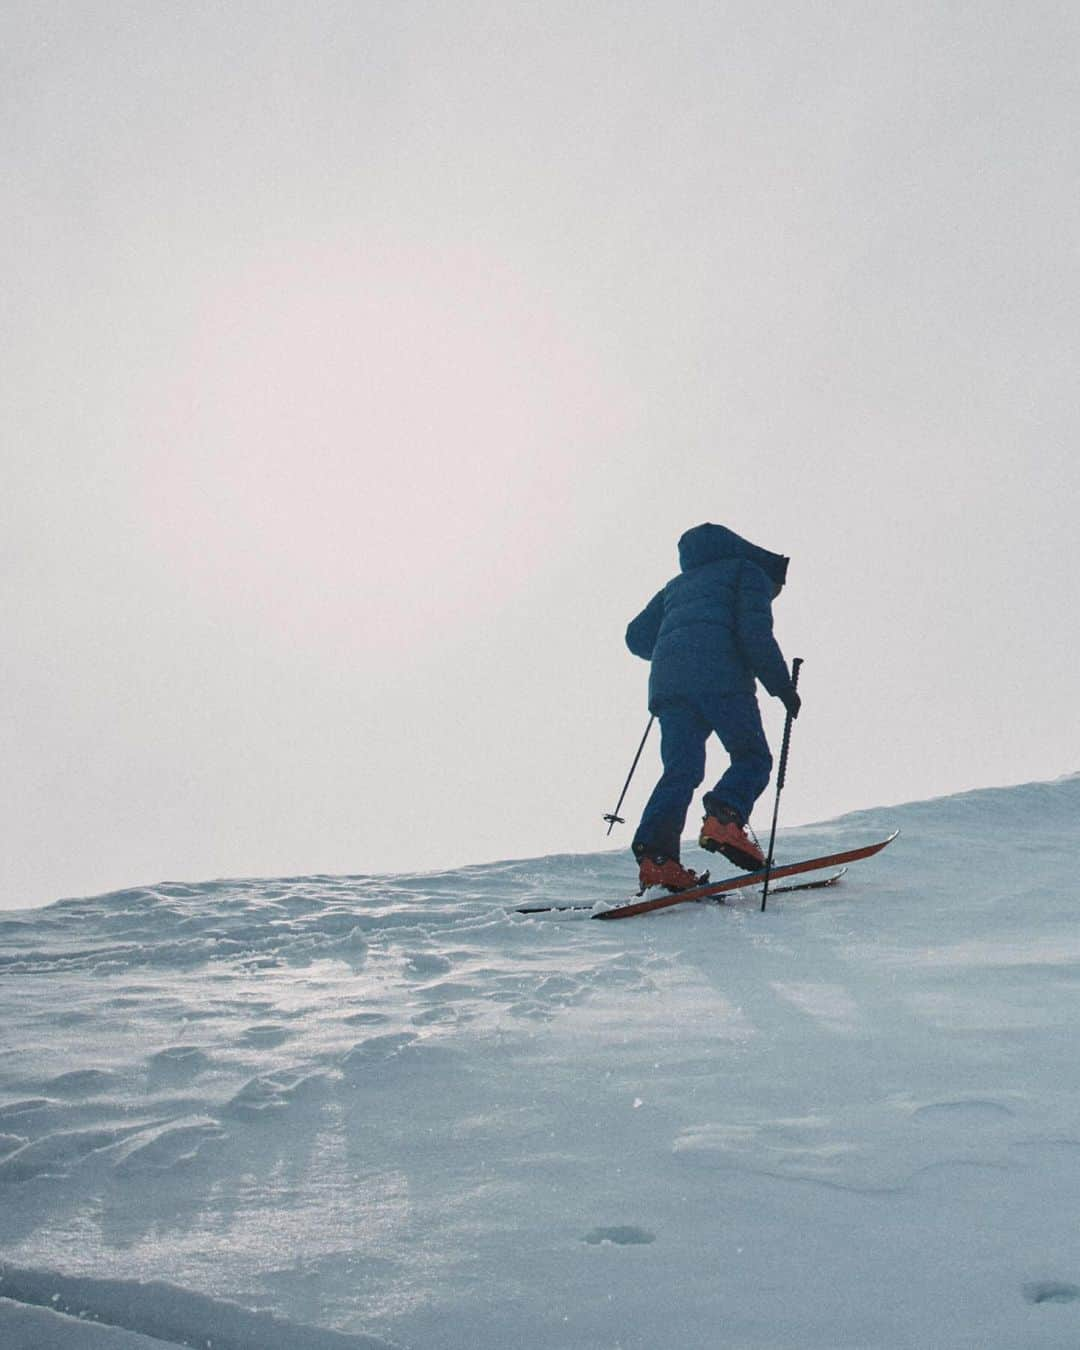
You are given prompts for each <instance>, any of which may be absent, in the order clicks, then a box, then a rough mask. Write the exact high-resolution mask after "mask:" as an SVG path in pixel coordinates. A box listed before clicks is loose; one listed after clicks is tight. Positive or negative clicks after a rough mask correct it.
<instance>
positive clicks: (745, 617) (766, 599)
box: [735, 562, 799, 716]
mask: <svg viewBox="0 0 1080 1350" xmlns="http://www.w3.org/2000/svg"><path fill="white" fill-rule="evenodd" d="M773 591H774V587H773V583H772V582H771V581H770V580H769V578H768V577H767V576H766V575H765V573H764V572H763V571H762V570H761V568H760V567H758V566H757V564H756V563H751V562H747V563H744V564H743V568H742V571H741V573H740V574H739V589H738V592H737V593H736V597H735V635H736V639H737V641H738V643H739V649H740V650H741V652H742V654H743V658H744V659H745V661H746V663H747V665H748V666H749V667H750V669H751V670H752V671H753V673H754V675H755V677H756V678H757V679H759V680H760V681H761V683H762V684H763V685H764V686H765V688H766V689H767V690H768V692H769V693H770V694H772V696H773V698H778V699H780V700H782V702H783V703H784V706H785V707H787V708H788V710H789V711H790V712H791V714H792V716H796V715H797V714H798V711H799V696H798V694H797V693H796V692H795V686H794V685H793V684H792V683H791V672H790V671H789V670H788V666H787V662H786V661H785V660H784V654H783V652H782V651H781V650H780V647H779V644H778V643H777V641H776V638H775V637H773V620H772V600H773Z"/></svg>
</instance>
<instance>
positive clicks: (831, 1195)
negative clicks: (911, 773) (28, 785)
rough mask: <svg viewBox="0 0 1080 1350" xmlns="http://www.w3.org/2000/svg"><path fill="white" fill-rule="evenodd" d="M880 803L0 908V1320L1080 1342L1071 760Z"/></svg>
mask: <svg viewBox="0 0 1080 1350" xmlns="http://www.w3.org/2000/svg"><path fill="white" fill-rule="evenodd" d="M896 826H899V827H901V828H902V830H903V834H902V836H901V838H900V839H899V840H897V842H896V843H895V844H893V845H892V847H891V848H890V849H889V850H888V851H887V852H886V853H884V854H882V855H880V856H879V857H878V858H874V859H871V860H868V861H866V862H863V863H859V864H856V865H855V866H853V867H852V869H851V870H850V872H849V873H848V875H847V876H846V877H845V878H844V880H843V881H842V882H841V883H840V884H839V885H838V886H837V887H835V888H833V889H832V890H825V891H808V892H803V893H796V894H790V895H780V894H778V895H776V896H775V897H774V898H773V899H772V900H770V908H769V911H768V912H767V913H766V914H764V915H762V914H760V913H759V912H758V904H757V900H756V898H755V897H754V896H753V895H750V894H744V895H736V896H732V897H731V898H730V899H729V903H728V904H727V905H725V906H720V905H716V904H701V905H686V906H681V907H676V908H674V909H671V910H667V911H664V912H661V913H659V914H656V915H652V916H647V917H643V918H641V919H631V920H627V921H626V922H624V923H620V924H596V923H590V922H589V921H588V919H587V917H586V916H584V915H577V914H552V915H543V916H536V917H525V916H521V915H516V914H514V913H512V912H511V911H512V910H513V908H514V906H516V905H520V904H523V903H526V902H540V903H542V902H544V901H559V900H562V899H571V900H583V899H584V900H590V901H591V900H608V901H614V900H617V899H618V898H620V897H622V896H625V895H626V894H627V893H628V892H629V891H630V890H631V889H632V885H633V875H634V870H633V865H632V862H631V860H630V857H629V854H628V853H623V852H620V853H603V854H595V855H590V856H586V857H552V858H543V859H534V860H530V861H524V862H508V863H499V864H492V865H490V866H478V867H469V868H463V869H461V870H458V871H454V872H446V873H438V874H429V875H400V876H392V877H386V876H356V877H322V876H313V877H301V878H291V879H288V880H238V881H227V882H213V883H208V884H204V885H182V884H168V885H159V886H152V887H142V888H137V889H132V890H128V891H121V892H117V893H115V894H111V895H105V896H98V897H94V898H91V899H82V900H67V901H63V902H61V903H59V904H55V905H52V906H50V907H48V908H46V909H42V910H35V911H20V912H17V913H13V914H7V915H2V916H0V1016H2V1025H3V1028H4V1041H3V1050H2V1054H0V1345H3V1347H4V1350H49V1348H50V1347H56V1350H124V1348H127V1350H161V1347H174V1346H177V1345H187V1346H200V1347H202V1346H208V1345H212V1346H213V1348H214V1350H223V1348H225V1350H324V1347H325V1350H337V1348H339V1347H342V1348H343V1347H357V1350H360V1348H361V1347H374V1346H380V1345H386V1344H396V1345H399V1346H406V1347H414V1350H461V1347H464V1346H469V1347H478V1348H479V1350H485V1347H491V1350H495V1347H498V1350H505V1347H508V1346H528V1347H530V1350H601V1348H602V1350H614V1348H615V1347H622V1348H623V1350H644V1348H645V1347H650V1348H651V1347H657V1346H660V1345H670V1346H673V1347H677V1348H678V1350H683V1348H685V1350H696V1347H702V1348H704V1347H716V1346H732V1347H739V1348H740V1350H742V1348H744V1347H745V1348H746V1350H758V1348H760V1350H766V1348H767V1350H779V1348H781V1347H789V1346H790V1347H799V1350H808V1348H812V1347H822V1350H825V1348H826V1347H828V1350H837V1347H860V1348H866V1347H882V1348H883V1350H884V1348H885V1347H889V1348H891V1347H920V1348H924V1347H927V1346H949V1347H950V1348H956V1347H972V1348H973V1350H974V1347H979V1350H987V1347H1010V1348H1011V1347H1016V1346H1020V1345H1022V1346H1024V1347H1028V1348H1031V1347H1058V1346H1061V1347H1064V1346H1070V1347H1074V1346H1076V1345H1077V1344H1080V1230H1078V1226H1077V1223H1076V1215H1077V1213H1078V1212H1080V1072H1078V1070H1077V1067H1076V1061H1077V1054H1076V1027H1077V1022H1078V1017H1080V924H1078V911H1077V900H1078V886H1077V880H1076V877H1077V867H1078V857H1077V854H1078V844H1080V778H1069V779H1065V780H1062V781H1059V782H1055V783H1048V784H1032V785H1029V786H1025V787H1019V788H1009V789H999V790H992V791H982V792H973V793H968V794H964V795H962V796H957V797H951V798H947V799H943V800H940V801H933V802H925V803H917V804H912V805H908V806H904V807H898V808H889V809H887V810H877V811H868V812H862V813H858V814H856V815H852V816H847V817H844V818H843V819H842V820H839V821H834V822H830V823H827V824H823V825H819V826H814V827H811V828H806V829H799V830H792V831H789V832H787V833H785V834H784V835H783V836H782V839H781V849H780V856H781V857H782V858H798V857H804V856H810V855H813V854H815V853H820V852H824V851H826V850H831V849H833V848H843V847H851V846H854V845H856V844H858V843H861V842H869V841H870V840H872V839H874V838H880V837H883V835H884V834H885V833H887V832H888V831H889V830H890V829H892V828H894V827H896ZM687 859H688V861H691V864H692V865H702V866H703V865H705V859H704V857H703V856H699V855H697V854H696V851H695V850H692V849H690V850H688V851H687ZM709 861H710V862H711V863H712V864H713V865H714V866H715V859H710V860H709Z"/></svg>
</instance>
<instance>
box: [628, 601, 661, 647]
mask: <svg viewBox="0 0 1080 1350" xmlns="http://www.w3.org/2000/svg"><path fill="white" fill-rule="evenodd" d="M663 618H664V592H663V591H657V592H656V594H655V595H654V596H653V598H652V599H651V600H650V601H649V603H648V604H647V605H646V606H645V608H644V609H643V610H642V611H641V613H640V614H639V615H638V616H637V618H636V619H631V621H630V624H629V626H628V627H627V629H626V645H627V646H628V647H629V648H630V650H631V651H632V652H633V653H634V655H635V656H640V657H641V659H642V660H643V661H651V660H652V654H653V648H654V647H655V646H656V639H657V635H658V634H659V632H660V624H661V622H662V621H663Z"/></svg>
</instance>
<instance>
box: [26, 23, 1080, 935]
mask: <svg viewBox="0 0 1080 1350" xmlns="http://www.w3.org/2000/svg"><path fill="white" fill-rule="evenodd" d="M1078 39H1080V12H1074V11H1073V10H1071V9H1070V8H1069V7H1067V6H1061V5H1056V4H1043V3H1035V4H1029V5H1024V6H1017V5H1015V4H1012V3H1005V2H1004V0H1002V2H1000V3H998V2H995V0H989V2H988V3H985V4H981V5H979V6H954V5H942V4H941V3H939V0H934V3H915V4H909V3H905V4H900V3H896V4H892V3H887V4H882V5H874V6H855V5H850V4H846V3H839V2H837V3H830V4H824V5H820V6H813V7H804V6H797V5H788V4H776V3H764V4H762V3H760V2H758V0H755V2H754V3H750V2H749V0H746V2H744V3H730V4H717V5H712V6H702V5H698V4H691V3H685V4H682V3H675V4H671V5H665V6H655V5H649V4H643V3H635V2H634V0H618V2H617V3H616V2H615V0H610V2H605V3H596V4H590V5H588V6H584V7H582V6H580V5H578V4H570V3H551V4H544V5H534V4H516V3H513V2H511V3H506V2H505V0H502V2H501V3H495V0H491V3H470V2H469V0H465V2H464V3H461V4H455V5H449V6H448V5H444V4H441V3H419V4H410V5H407V6H406V5H401V6H394V5H385V4H374V3H370V4H369V3H349V4H345V3H337V2H335V3H329V2H327V0H321V2H320V0H305V2H304V3H303V4H301V3H295V4H291V3H285V4H278V5H274V6H272V7H267V6H266V5H264V4H261V3H254V2H252V3H235V4H230V5H228V6H224V7H223V6H221V5H220V4H217V3H214V4H211V3H208V2H202V3H200V2H198V0H196V3H191V4H185V5H183V6H173V5H166V4H157V3H151V4H147V5H138V6H132V5H129V4H120V3H101V4H95V5H92V6H87V5H84V4H81V3H60V4H56V5H51V6H49V7H48V8H47V9H45V8H44V7H42V6H41V5H39V4H36V3H23V2H16V3H12V4H9V5H7V6H5V11H4V15H3V17H2V19H0V63H2V65H3V69H2V71H0V91H2V97H3V99H4V109H3V114H4V115H3V118H2V121H0V127H2V132H0V135H2V136H3V140H4V160H5V164H6V165H7V166H8V167H9V172H8V174H7V175H5V178H4V181H3V184H2V185H0V194H2V196H3V205H4V208H5V209H4V211H3V221H4V224H3V227H2V228H3V231H4V240H3V242H4V256H5V257H6V258H7V259H8V263H9V279H8V300H7V305H6V307H5V310H4V313H3V315H2V316H0V341H2V343H3V351H2V357H3V367H4V371H5V380H4V415H3V423H2V425H3V433H4V467H5V491H4V492H3V494H0V512H3V520H2V522H0V524H2V531H0V538H2V540H3V545H2V547H3V555H4V564H5V566H4V570H3V575H4V580H3V584H2V591H0V604H2V613H0V617H2V620H3V624H4V631H5V636H6V639H7V641H6V647H7V657H6V660H5V662H4V666H3V677H2V678H3V680H4V684H5V698H4V706H5V708H6V709H7V717H6V718H5V720H4V724H3V731H2V733H0V735H2V744H0V753H2V760H3V764H4V771H3V778H2V792H3V798H2V800H0V817H2V819H3V821H4V825H5V831H4V833H5V839H6V847H5V848H4V850H2V853H0V906H3V907H8V908H10V907H18V906H20V905H29V904H34V905H36V904H42V903H45V902H47V901H49V900H52V899H55V898H57V897H59V896H62V895H71V894H87V893H92V892H95V891H101V890H105V889H111V888H117V887H121V886H124V885H129V884H131V885H133V884H137V883H147V882H153V881H156V880H161V879H166V878H169V879H181V878H189V879H201V878H206V877H210V876H220V875H230V874H232V875H235V874H255V873H257V874H263V875H274V874H299V873H306V872H316V871H319V872H338V873H340V872H362V871H376V870H385V869H423V868H432V867H436V866H442V865H452V864H460V863H465V862H476V861H482V860H486V859H491V858H494V857H505V856H528V855H533V854H545V853H549V852H570V851H588V850H591V849H594V848H602V847H605V846H608V845H609V844H613V843H625V842H627V841H628V839H629V837H630V832H631V827H630V826H629V825H628V826H627V827H626V829H625V830H624V831H623V832H622V835H621V836H620V835H619V834H616V835H615V836H613V837H612V839H611V840H610V841H609V840H608V839H607V838H606V836H605V834H604V825H603V822H602V820H601V816H602V814H603V812H604V811H607V810H610V809H611V807H612V806H613V805H614V799H615V796H616V795H617V793H618V789H619V787H620V785H621V783H622V779H623V776H624V775H625V772H626V768H627V767H628V764H629V760H630V757H631V755H632V753H633V749H634V747H635V746H636V743H637V739H638V737H639V736H640V733H641V730H642V728H643V726H644V722H645V718H646V715H647V714H646V710H645V702H644V694H645V680H646V675H647V670H646V667H645V665H644V664H643V663H640V662H637V661H635V660H634V659H633V658H632V657H631V656H630V655H629V653H627V652H626V650H625V648H624V647H623V640H622V635H623V630H624V628H625V625H626V622H627V620H628V619H629V618H630V617H631V616H632V615H633V614H634V613H635V612H636V611H637V609H638V608H640V606H641V605H643V604H644V603H645V601H646V600H647V599H648V598H649V597H650V596H651V595H652V594H653V592H654V591H655V590H656V589H657V588H658V587H659V586H660V585H661V584H662V583H663V582H664V581H665V580H666V579H667V578H668V577H669V576H670V575H671V574H672V572H673V570H674V568H675V565H676V562H675V540H676V538H677V537H678V535H679V533H680V532H681V531H682V530H683V529H685V528H686V527H688V526H689V525H692V524H697V523H699V522H701V521H703V520H714V521H720V522H723V523H726V524H728V525H730V526H732V527H733V528H735V529H737V530H739V531H740V532H742V533H745V534H747V535H749V536H750V537H752V538H754V539H755V540H757V541H759V542H760V543H762V544H763V545H765V546H766V547H768V548H770V549H774V550H777V551H781V552H784V553H788V554H790V555H791V556H792V559H793V562H792V567H791V574H790V584H789V586H788V587H787V590H786V591H785V593H784V595H783V597H782V599H781V600H780V601H779V603H778V605H777V607H776V614H777V631H778V636H779V637H780V640H781V643H782V645H783V647H784V649H785V651H786V653H787V655H788V657H789V658H790V657H792V656H795V655H801V656H803V657H804V658H805V661H806V666H805V669H804V674H803V684H802V690H803V693H804V698H805V713H804V715H803V717H802V718H800V721H799V723H798V726H797V730H796V735H795V738H794V742H793V749H792V763H791V769H790V773H789V779H788V787H787V789H786V794H785V805H784V815H783V818H784V819H786V820H787V821H788V822H789V823H796V822H806V821H811V820H818V819H823V818H826V817H828V816H831V815H834V814H837V813H839V812H841V811H845V810H849V809H853V808H857V807H860V806H873V805H878V804H881V803H886V802H895V801H900V800H907V799H913V798H924V797H929V796H934V795H937V794H941V793H945V792H950V791H954V790H959V789H964V788H968V787H974V786H982V785H987V784H992V783H1005V782H1013V781H1022V780H1027V779H1034V778H1049V777H1053V776H1056V775H1059V774H1062V773H1066V772H1071V771H1075V770H1077V769H1080V730H1078V719H1077V717H1076V713H1075V707H1074V704H1075V685H1076V681H1075V677H1074V673H1073V670H1072V659H1073V655H1074V653H1076V652H1077V650H1078V648H1080V640H1078V639H1080V619H1078V617H1077V616H1078V615H1080V594H1078V584H1077V569H1076V566H1075V556H1074V555H1075V536H1076V526H1075V516H1076V512H1077V507H1078V505H1080V491H1078V489H1080V468H1078V466H1077V460H1076V457H1075V445H1076V441H1077V431H1078V429H1080V411H1078V407H1077V395H1076V388H1075V372H1076V370H1077V368H1078V365H1080V352H1078V345H1080V344H1078V300H1077V296H1078V295H1080V288H1078V286H1077V281H1078V277H1077V269H1078V263H1077V254H1076V249H1075V240H1076V238H1077V234H1078V225H1080V222H1078V220H1077V215H1078V211H1080V192H1078V187H1080V184H1078V172H1077V170H1078V163H1077V149H1076V141H1075V135H1074V129H1075V125H1076V116H1077V111H1078V103H1080V100H1078V78H1077V74H1076V72H1077V70H1078V69H1080V65H1078V59H1077V58H1078V56H1080V50H1078V48H1080V41H1078ZM765 702H766V705H767V706H766V719H767V728H768V730H769V731H770V734H771V735H772V736H773V737H774V739H776V738H777V734H778V731H779V728H780V724H781V716H782V714H781V710H780V709H779V706H778V705H775V704H774V703H772V702H770V701H768V700H765ZM650 755H651V756H652V757H651V758H650V757H649V756H647V757H646V760H645V761H644V763H643V766H642V769H641V771H640V775H639V778H638V780H637V782H636V784H635V787H634V789H633V790H632V792H631V795H630V798H629V799H628V802H627V807H626V812H625V814H627V815H628V816H629V817H631V818H632V817H633V815H634V813H635V812H636V811H637V810H639V809H640V806H641V805H642V803H643V800H644V796H645V794H646V792H647V790H648V787H649V786H650V780H651V777H652V776H653V775H654V773H655V769H656V761H655V747H653V749H652V750H651V751H650ZM719 768H720V757H719V752H717V754H716V756H715V757H714V761H713V762H712V763H711V764H710V773H713V771H714V770H715V771H719ZM769 803H771V792H770V794H769V796H768V798H767V799H766V800H764V801H763V803H762V805H761V807H760V808H759V810H760V813H761V816H762V820H764V819H765V818H766V817H767V816H768V814H769V811H768V805H769ZM757 823H759V824H761V823H762V822H761V821H758V822H757ZM628 856H629V855H628ZM628 875H629V873H628Z"/></svg>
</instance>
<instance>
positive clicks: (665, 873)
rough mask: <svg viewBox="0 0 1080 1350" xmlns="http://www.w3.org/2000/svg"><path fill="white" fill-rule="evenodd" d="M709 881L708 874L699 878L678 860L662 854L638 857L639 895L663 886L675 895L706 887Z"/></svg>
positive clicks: (703, 873) (646, 854) (705, 873)
mask: <svg viewBox="0 0 1080 1350" xmlns="http://www.w3.org/2000/svg"><path fill="white" fill-rule="evenodd" d="M708 879H709V874H708V872H702V874H701V875H700V876H698V874H697V873H696V872H693V871H691V869H690V868H689V867H683V865H682V863H680V862H679V860H678V859H677V858H665V857H664V855H663V854H662V853H654V854H648V853H642V854H641V855H640V856H639V857H638V883H639V885H640V890H639V891H638V894H639V895H644V894H645V892H646V891H647V890H648V889H649V887H650V886H663V887H664V889H665V890H668V891H671V892H672V894H673V895H674V894H677V893H678V892H679V891H690V890H693V888H694V887H695V886H704V885H705V883H706V882H707V881H708Z"/></svg>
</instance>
